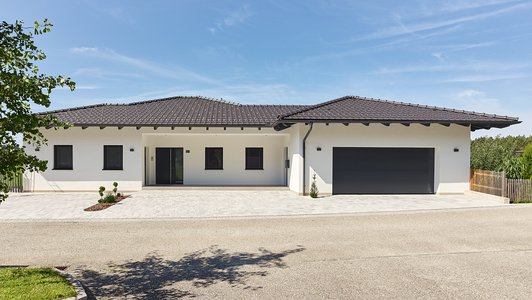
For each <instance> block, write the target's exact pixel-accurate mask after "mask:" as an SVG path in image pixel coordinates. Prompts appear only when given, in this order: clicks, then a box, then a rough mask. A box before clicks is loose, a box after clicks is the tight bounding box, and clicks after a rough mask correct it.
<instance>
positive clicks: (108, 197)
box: [98, 192, 116, 203]
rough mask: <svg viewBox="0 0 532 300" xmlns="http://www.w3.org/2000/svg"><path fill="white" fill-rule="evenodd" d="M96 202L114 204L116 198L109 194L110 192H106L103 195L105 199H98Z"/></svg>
mask: <svg viewBox="0 0 532 300" xmlns="http://www.w3.org/2000/svg"><path fill="white" fill-rule="evenodd" d="M98 202H99V203H115V202H116V196H115V195H114V194H113V193H111V192H107V194H105V197H103V198H102V199H100V200H99V201H98Z"/></svg>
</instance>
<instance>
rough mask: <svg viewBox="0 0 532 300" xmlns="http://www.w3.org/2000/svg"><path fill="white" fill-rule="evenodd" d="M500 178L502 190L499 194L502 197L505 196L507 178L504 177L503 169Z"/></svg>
mask: <svg viewBox="0 0 532 300" xmlns="http://www.w3.org/2000/svg"><path fill="white" fill-rule="evenodd" d="M501 180H502V185H501V187H502V189H501V190H502V191H501V194H502V195H501V196H502V197H503V198H506V194H507V191H506V186H507V183H508V180H507V179H506V172H504V171H503V172H502V178H501Z"/></svg>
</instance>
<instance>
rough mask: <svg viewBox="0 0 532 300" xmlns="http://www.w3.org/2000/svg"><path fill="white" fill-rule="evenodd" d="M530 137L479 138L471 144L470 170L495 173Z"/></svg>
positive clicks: (531, 142) (523, 146)
mask: <svg viewBox="0 0 532 300" xmlns="http://www.w3.org/2000/svg"><path fill="white" fill-rule="evenodd" d="M527 144H532V136H528V137H527V136H506V137H501V136H497V137H480V138H477V139H475V140H473V141H472V142H471V168H473V169H482V170H491V171H497V170H500V169H501V168H502V165H503V163H504V161H505V160H507V159H510V158H511V157H514V156H515V154H516V153H517V152H518V151H521V150H523V148H525V146H526V145H527Z"/></svg>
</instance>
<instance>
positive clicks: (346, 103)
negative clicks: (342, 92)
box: [280, 96, 519, 129]
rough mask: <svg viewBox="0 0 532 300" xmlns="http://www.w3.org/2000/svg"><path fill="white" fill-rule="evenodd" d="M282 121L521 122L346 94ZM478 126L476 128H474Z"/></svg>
mask: <svg viewBox="0 0 532 300" xmlns="http://www.w3.org/2000/svg"><path fill="white" fill-rule="evenodd" d="M280 120H282V122H290V121H291V122H296V121H330V122H335V121H336V122H341V121H346V122H348V121H353V120H356V121H357V122H361V123H362V122H368V123H372V122H382V123H385V122H389V123H403V122H405V123H411V122H412V123H424V122H427V123H458V124H464V125H467V124H477V125H478V126H476V127H478V128H482V126H483V125H484V126H486V127H499V126H497V125H500V127H506V126H509V125H512V124H516V123H519V121H518V118H512V117H507V116H499V115H492V114H483V113H477V112H471V111H465V110H456V109H449V108H443V107H436V106H427V105H419V104H412V103H404V102H395V101H388V100H381V99H372V98H365V97H359V96H345V97H342V98H338V99H334V100H331V101H327V102H324V103H320V104H317V105H313V106H309V107H306V108H303V109H301V110H299V111H295V112H289V113H287V114H285V115H282V116H281V118H280ZM474 129H475V128H474Z"/></svg>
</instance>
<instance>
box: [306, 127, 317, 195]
mask: <svg viewBox="0 0 532 300" xmlns="http://www.w3.org/2000/svg"><path fill="white" fill-rule="evenodd" d="M313 125H314V123H312V122H311V123H310V128H309V129H308V131H307V134H305V137H304V138H303V196H304V195H305V191H306V190H307V181H306V178H305V175H306V173H307V172H306V171H307V168H306V164H307V160H306V158H305V154H306V150H307V138H308V136H309V135H310V132H311V131H312V126H313Z"/></svg>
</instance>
